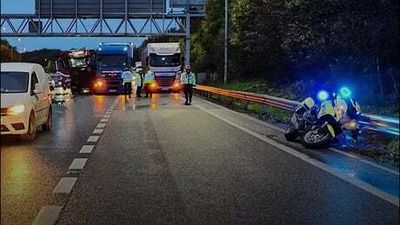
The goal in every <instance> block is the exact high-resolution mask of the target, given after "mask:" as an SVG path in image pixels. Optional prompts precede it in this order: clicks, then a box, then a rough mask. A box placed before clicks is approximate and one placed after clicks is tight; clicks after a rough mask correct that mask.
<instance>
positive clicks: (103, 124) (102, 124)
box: [96, 123, 106, 129]
mask: <svg viewBox="0 0 400 225" xmlns="http://www.w3.org/2000/svg"><path fill="white" fill-rule="evenodd" d="M104 127H106V124H105V123H99V124H97V126H96V128H97V129H101V128H104Z"/></svg>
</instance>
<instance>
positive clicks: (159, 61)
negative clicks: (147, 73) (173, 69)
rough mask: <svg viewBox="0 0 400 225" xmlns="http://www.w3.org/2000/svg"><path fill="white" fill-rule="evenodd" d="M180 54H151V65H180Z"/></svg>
mask: <svg viewBox="0 0 400 225" xmlns="http://www.w3.org/2000/svg"><path fill="white" fill-rule="evenodd" d="M179 65H180V62H179V54H175V55H156V54H150V66H167V67H170V66H179Z"/></svg>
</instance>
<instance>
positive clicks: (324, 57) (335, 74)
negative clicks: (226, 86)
mask: <svg viewBox="0 0 400 225" xmlns="http://www.w3.org/2000/svg"><path fill="white" fill-rule="evenodd" d="M207 3H208V5H207V17H206V18H205V19H204V20H203V21H202V22H201V25H200V26H198V28H197V29H196V30H195V31H194V35H193V38H192V41H193V42H192V43H193V44H192V48H193V50H192V62H193V64H194V66H195V68H196V70H199V71H206V72H208V73H209V74H211V73H216V74H218V76H219V77H221V76H222V74H223V51H224V49H223V46H224V42H223V40H224V1H221V0H208V1H207ZM229 17H230V20H229V53H230V55H229V76H230V78H257V79H263V80H265V81H266V82H269V83H275V84H278V85H288V84H291V83H294V82H298V81H310V80H314V81H317V82H343V81H351V82H353V83H354V82H356V83H354V84H352V85H354V86H358V87H357V88H358V89H359V90H368V91H369V92H370V93H374V94H381V95H382V96H383V95H385V94H392V95H393V96H398V93H399V90H398V85H399V81H398V77H399V69H400V57H399V54H400V49H399V29H400V24H399V21H400V17H399V1H398V0H230V2H229Z"/></svg>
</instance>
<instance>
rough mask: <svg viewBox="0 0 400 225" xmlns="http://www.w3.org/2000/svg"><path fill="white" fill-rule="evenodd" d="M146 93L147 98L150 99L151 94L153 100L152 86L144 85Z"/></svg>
mask: <svg viewBox="0 0 400 225" xmlns="http://www.w3.org/2000/svg"><path fill="white" fill-rule="evenodd" d="M144 92H146V98H147V97H149V94H150V98H151V96H152V93H151V91H150V84H145V85H144Z"/></svg>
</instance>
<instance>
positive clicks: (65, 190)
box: [53, 177, 78, 194]
mask: <svg viewBox="0 0 400 225" xmlns="http://www.w3.org/2000/svg"><path fill="white" fill-rule="evenodd" d="M77 180H78V178H76V177H63V178H61V180H60V182H58V184H57V186H56V187H55V188H54V190H53V193H55V194H69V193H70V192H71V190H72V187H74V185H75V182H76V181H77Z"/></svg>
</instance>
